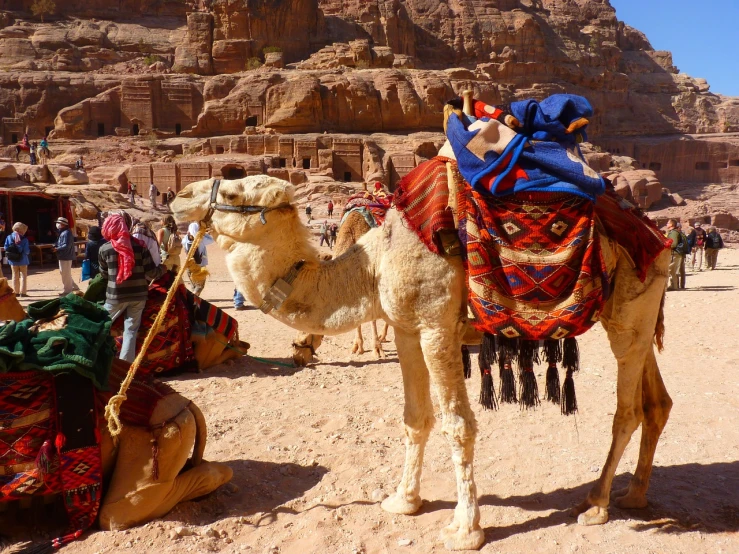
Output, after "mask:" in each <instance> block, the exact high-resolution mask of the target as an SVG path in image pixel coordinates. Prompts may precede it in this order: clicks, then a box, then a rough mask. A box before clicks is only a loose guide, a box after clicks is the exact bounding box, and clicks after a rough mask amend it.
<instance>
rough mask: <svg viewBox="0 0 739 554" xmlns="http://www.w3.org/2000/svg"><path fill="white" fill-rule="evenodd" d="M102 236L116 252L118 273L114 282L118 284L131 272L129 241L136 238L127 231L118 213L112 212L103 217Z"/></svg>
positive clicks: (132, 257)
mask: <svg viewBox="0 0 739 554" xmlns="http://www.w3.org/2000/svg"><path fill="white" fill-rule="evenodd" d="M103 238H105V239H107V240H108V241H109V242H110V244H112V245H113V249H114V250H115V251H116V252H117V253H118V274H117V275H116V278H115V282H116V283H117V284H119V285H120V284H121V283H122V282H123V281H125V280H126V279H128V278H129V277H130V276H131V275H132V274H133V266H134V264H135V260H134V256H133V247H132V246H131V241H133V240H136V239H134V238H133V237H132V236H131V233H129V232H128V227H126V222H125V220H124V219H123V216H122V215H119V214H112V215H109V216H108V217H107V218H105V223H103Z"/></svg>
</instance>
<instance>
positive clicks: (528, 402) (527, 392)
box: [518, 367, 541, 409]
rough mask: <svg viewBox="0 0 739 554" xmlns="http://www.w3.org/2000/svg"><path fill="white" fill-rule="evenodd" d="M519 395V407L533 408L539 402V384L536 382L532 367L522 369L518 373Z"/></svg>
mask: <svg viewBox="0 0 739 554" xmlns="http://www.w3.org/2000/svg"><path fill="white" fill-rule="evenodd" d="M518 377H519V385H518V386H519V396H520V397H521V401H520V402H521V408H526V409H529V408H533V407H535V406H538V405H539V404H541V402H540V401H539V385H538V384H537V383H536V375H534V368H533V367H530V368H528V369H524V370H522V371H521V372H520V373H519V376H518Z"/></svg>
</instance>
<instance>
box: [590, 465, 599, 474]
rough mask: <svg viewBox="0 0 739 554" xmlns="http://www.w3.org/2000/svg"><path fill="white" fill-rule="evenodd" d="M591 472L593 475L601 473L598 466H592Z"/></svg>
mask: <svg viewBox="0 0 739 554" xmlns="http://www.w3.org/2000/svg"><path fill="white" fill-rule="evenodd" d="M590 471H592V472H593V473H598V472H599V471H600V468H599V467H598V466H590Z"/></svg>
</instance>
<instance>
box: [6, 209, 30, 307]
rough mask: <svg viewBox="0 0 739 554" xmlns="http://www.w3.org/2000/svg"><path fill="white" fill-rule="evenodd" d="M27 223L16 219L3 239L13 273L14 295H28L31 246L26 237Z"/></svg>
mask: <svg viewBox="0 0 739 554" xmlns="http://www.w3.org/2000/svg"><path fill="white" fill-rule="evenodd" d="M26 231H28V225H26V224H25V223H21V222H20V221H16V222H15V224H14V225H13V232H12V233H10V234H9V235H8V238H6V239H5V243H4V245H5V255H6V256H7V257H8V264H10V270H11V272H12V273H13V290H14V291H15V294H16V296H28V294H26V292H27V286H26V279H27V278H28V264H29V261H30V255H31V246H30V245H29V244H28V239H27V238H26V236H25V235H26Z"/></svg>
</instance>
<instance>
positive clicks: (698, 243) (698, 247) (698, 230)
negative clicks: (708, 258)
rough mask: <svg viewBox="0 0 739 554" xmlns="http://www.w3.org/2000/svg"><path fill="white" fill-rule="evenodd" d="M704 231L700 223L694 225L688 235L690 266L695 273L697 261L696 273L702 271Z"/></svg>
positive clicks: (704, 243) (704, 242) (704, 245)
mask: <svg viewBox="0 0 739 554" xmlns="http://www.w3.org/2000/svg"><path fill="white" fill-rule="evenodd" d="M706 235H707V233H706V231H705V229H703V226H702V225H701V224H700V223H696V224H695V228H694V229H693V232H692V233H690V235H688V242H689V243H690V247H691V248H690V251H691V252H692V256H691V258H690V265H691V267H692V268H693V271H695V261H696V259H697V260H698V271H703V252H704V250H705V247H706Z"/></svg>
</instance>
